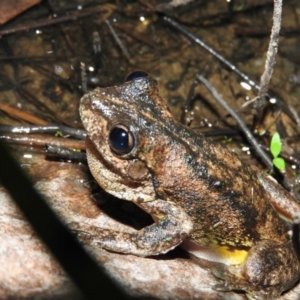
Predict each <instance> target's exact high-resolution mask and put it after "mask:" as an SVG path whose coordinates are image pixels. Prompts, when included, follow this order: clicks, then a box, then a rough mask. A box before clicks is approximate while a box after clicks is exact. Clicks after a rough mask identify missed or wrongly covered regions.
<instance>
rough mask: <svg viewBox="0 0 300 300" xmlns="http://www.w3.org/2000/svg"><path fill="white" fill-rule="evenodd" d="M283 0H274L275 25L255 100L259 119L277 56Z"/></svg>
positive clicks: (259, 118)
mask: <svg viewBox="0 0 300 300" xmlns="http://www.w3.org/2000/svg"><path fill="white" fill-rule="evenodd" d="M281 13H282V0H274V12H273V26H272V31H271V36H270V43H269V48H268V52H267V59H266V63H265V70H264V73H263V74H262V76H261V79H260V88H259V91H258V96H257V101H256V102H255V108H256V114H257V118H258V120H261V119H262V115H263V109H264V107H265V103H266V100H265V97H266V95H267V92H268V88H269V83H270V80H271V78H272V74H273V70H274V64H275V57H276V54H277V49H278V40H279V32H280V26H281Z"/></svg>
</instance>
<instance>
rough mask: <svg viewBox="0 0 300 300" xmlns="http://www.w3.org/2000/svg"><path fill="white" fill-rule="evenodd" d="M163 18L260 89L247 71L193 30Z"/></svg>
mask: <svg viewBox="0 0 300 300" xmlns="http://www.w3.org/2000/svg"><path fill="white" fill-rule="evenodd" d="M163 20H164V21H166V22H167V23H169V24H170V25H171V26H173V27H174V28H176V29H177V30H178V31H180V32H181V33H183V34H184V35H185V36H187V37H188V38H189V39H191V40H192V41H193V42H195V43H196V44H198V45H199V46H201V47H202V48H204V49H205V50H206V51H208V52H209V53H210V54H212V55H213V56H215V57H216V58H217V59H218V60H220V61H221V62H222V63H223V64H224V65H226V66H227V67H228V68H229V69H230V70H232V71H233V72H235V73H236V74H238V75H239V76H240V77H242V78H243V79H244V80H245V81H246V82H247V83H248V84H249V85H251V86H253V87H254V88H255V89H256V90H259V85H258V84H256V83H255V82H254V81H253V80H251V79H250V77H249V76H247V75H246V74H245V73H243V72H242V71H241V70H239V69H238V68H237V67H236V66H235V65H234V64H232V63H231V62H230V61H229V60H227V59H226V58H225V57H223V56H222V55H221V54H219V53H218V52H217V51H215V50H214V49H213V48H211V47H209V46H208V45H207V44H206V43H204V42H203V41H202V40H201V39H200V38H199V37H197V36H195V35H193V34H192V33H191V32H189V31H188V30H187V29H185V28H184V27H182V26H181V25H180V24H179V23H177V22H176V21H174V20H173V19H171V18H169V17H166V16H164V17H163Z"/></svg>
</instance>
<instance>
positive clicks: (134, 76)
mask: <svg viewBox="0 0 300 300" xmlns="http://www.w3.org/2000/svg"><path fill="white" fill-rule="evenodd" d="M147 76H149V75H148V74H147V73H145V72H142V71H135V72H133V73H131V74H129V75H128V76H127V77H126V79H125V81H126V82H127V81H131V80H134V79H137V78H141V77H147Z"/></svg>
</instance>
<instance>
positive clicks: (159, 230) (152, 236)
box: [71, 200, 193, 256]
mask: <svg viewBox="0 0 300 300" xmlns="http://www.w3.org/2000/svg"><path fill="white" fill-rule="evenodd" d="M136 204H137V205H138V206H140V207H141V208H142V209H143V210H145V211H146V212H147V213H149V214H150V215H151V216H152V217H153V219H154V220H155V223H154V224H152V225H150V226H147V227H145V228H143V229H141V230H139V231H137V232H136V233H126V232H119V231H113V230H108V229H102V228H99V227H94V226H90V225H87V224H79V223H76V225H75V226H74V224H73V226H72V225H71V227H72V229H74V230H75V232H76V233H77V236H78V238H79V239H81V240H82V241H83V242H84V243H88V244H92V245H95V244H96V245H99V246H100V247H103V248H105V249H107V250H112V251H114V252H120V253H130V254H134V255H137V256H150V255H157V254H160V253H165V252H167V251H169V250H171V249H173V248H174V247H176V246H177V245H178V244H180V243H181V242H182V241H183V240H184V239H185V238H186V237H187V236H188V235H189V233H190V232H191V231H192V229H193V224H192V221H191V220H190V218H189V216H188V215H187V214H186V213H185V212H184V210H183V209H181V208H180V207H177V206H175V205H173V204H172V203H170V202H167V201H163V200H155V201H150V202H144V203H136Z"/></svg>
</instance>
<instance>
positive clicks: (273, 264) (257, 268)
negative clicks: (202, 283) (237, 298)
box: [212, 241, 300, 300]
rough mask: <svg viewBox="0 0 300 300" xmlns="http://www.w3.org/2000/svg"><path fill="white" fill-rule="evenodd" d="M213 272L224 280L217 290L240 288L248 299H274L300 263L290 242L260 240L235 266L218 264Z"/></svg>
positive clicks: (295, 277)
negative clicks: (240, 262)
mask: <svg viewBox="0 0 300 300" xmlns="http://www.w3.org/2000/svg"><path fill="white" fill-rule="evenodd" d="M212 272H213V274H214V275H215V276H216V277H218V278H221V279H223V280H224V283H223V284H219V285H217V286H215V287H214V289H216V290H218V291H230V290H243V291H246V295H247V297H248V299H266V300H271V299H277V298H278V297H279V296H280V295H281V293H282V292H283V291H285V290H287V289H289V288H291V287H292V286H293V285H294V284H295V282H296V281H297V280H298V279H299V276H300V264H299V262H298V259H297V256H296V253H295V251H294V249H293V246H292V243H291V242H287V243H285V244H281V245H280V244H279V245H278V244H276V243H275V242H272V241H262V242H260V243H258V244H257V245H256V246H254V247H253V248H252V249H251V250H250V251H249V254H248V257H247V259H246V261H245V262H244V263H243V264H242V265H238V266H226V265H220V266H219V265H218V266H217V267H216V268H215V269H214V270H213V271H212Z"/></svg>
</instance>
